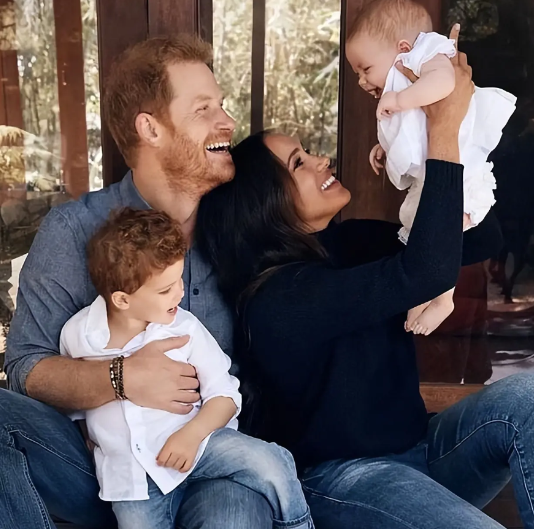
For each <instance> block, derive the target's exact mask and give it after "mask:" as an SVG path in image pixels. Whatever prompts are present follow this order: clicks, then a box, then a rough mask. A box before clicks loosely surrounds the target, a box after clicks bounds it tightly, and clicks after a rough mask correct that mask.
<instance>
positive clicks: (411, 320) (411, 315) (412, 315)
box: [404, 301, 432, 332]
mask: <svg viewBox="0 0 534 529" xmlns="http://www.w3.org/2000/svg"><path fill="white" fill-rule="evenodd" d="M430 303H432V302H431V301H429V302H427V303H423V304H422V305H418V306H417V307H414V308H413V309H410V310H409V311H408V316H407V318H406V323H405V324H404V328H405V329H406V332H412V331H413V330H414V328H415V322H416V321H417V318H419V316H421V314H422V313H423V312H424V311H425V309H426V308H427V307H428V306H429V305H430Z"/></svg>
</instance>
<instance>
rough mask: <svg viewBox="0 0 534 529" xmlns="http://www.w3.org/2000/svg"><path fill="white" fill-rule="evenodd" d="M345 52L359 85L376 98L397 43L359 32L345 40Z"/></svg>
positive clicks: (380, 93) (396, 50) (394, 56)
mask: <svg viewBox="0 0 534 529" xmlns="http://www.w3.org/2000/svg"><path fill="white" fill-rule="evenodd" d="M346 53H347V60H348V61H349V63H350V65H351V66H352V69H353V70H354V73H356V74H358V77H359V84H360V86H361V87H362V88H363V89H364V90H365V91H366V92H369V93H370V94H371V95H373V96H375V97H376V98H379V97H381V96H382V90H383V89H384V86H385V84H386V78H387V76H388V72H389V70H390V69H391V67H392V66H393V64H394V63H395V59H396V57H397V55H398V54H399V52H398V48H397V44H395V43H391V42H387V41H385V40H382V39H379V38H377V37H371V36H369V35H367V34H361V35H356V36H355V37H354V38H352V39H351V40H350V41H349V42H347V47H346Z"/></svg>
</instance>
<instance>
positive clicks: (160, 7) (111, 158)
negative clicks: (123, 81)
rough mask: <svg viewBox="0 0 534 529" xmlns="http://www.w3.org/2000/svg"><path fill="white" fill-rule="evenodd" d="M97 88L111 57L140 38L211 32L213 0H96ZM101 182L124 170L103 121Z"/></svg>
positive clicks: (103, 80)
mask: <svg viewBox="0 0 534 529" xmlns="http://www.w3.org/2000/svg"><path fill="white" fill-rule="evenodd" d="M97 9H98V33H99V54H100V57H99V62H100V89H101V93H103V92H104V90H105V84H106V78H107V76H108V74H109V72H110V69H111V67H112V64H113V61H114V60H115V58H116V57H117V55H118V54H120V53H121V52H122V51H124V50H125V49H126V48H127V47H128V46H130V45H132V44H134V43H136V42H139V41H141V40H144V39H147V38H150V37H157V36H163V35H175V34H177V33H182V32H183V33H194V34H199V35H201V36H202V37H203V38H205V39H206V40H208V41H211V36H212V13H213V5H212V0H179V1H178V2H177V1H176V0H113V1H109V0H97ZM102 150H103V173H104V184H105V185H109V184H111V183H113V182H117V181H119V180H120V179H121V178H122V177H123V176H124V174H125V172H126V171H127V166H126V164H125V162H124V160H123V158H122V156H121V155H120V153H119V151H118V149H117V147H116V145H115V142H114V141H113V138H112V137H111V134H110V132H109V129H108V128H107V126H106V123H104V122H103V123H102Z"/></svg>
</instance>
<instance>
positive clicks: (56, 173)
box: [14, 0, 101, 187]
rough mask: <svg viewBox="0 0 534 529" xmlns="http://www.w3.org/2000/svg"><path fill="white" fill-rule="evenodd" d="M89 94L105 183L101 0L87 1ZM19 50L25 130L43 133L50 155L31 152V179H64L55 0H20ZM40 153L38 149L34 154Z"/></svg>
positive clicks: (96, 177) (90, 124)
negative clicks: (97, 1)
mask: <svg viewBox="0 0 534 529" xmlns="http://www.w3.org/2000/svg"><path fill="white" fill-rule="evenodd" d="M81 5H82V19H83V44H84V68H85V95H86V112H87V129H88V150H89V163H90V169H91V176H92V179H91V186H92V187H95V186H97V187H98V185H99V184H100V182H101V180H100V175H101V167H100V165H99V160H100V157H101V152H100V117H99V115H100V92H99V84H98V83H99V80H98V46H97V43H98V41H97V33H96V6H95V0H81ZM14 47H15V49H16V50H17V55H18V68H19V75H20V80H19V82H20V91H21V98H22V111H23V121H24V131H25V132H26V133H29V135H30V136H31V137H37V138H39V140H40V143H41V146H42V148H43V149H45V150H46V151H47V153H48V155H47V156H30V153H29V152H27V151H25V153H24V154H25V155H24V158H25V160H24V161H25V170H26V178H27V180H28V181H32V180H34V179H35V178H47V179H48V180H50V181H57V182H59V181H60V179H61V131H60V126H59V104H58V92H57V86H58V79H57V63H56V41H55V31H54V10H53V0H15V46H14ZM33 154H35V153H33Z"/></svg>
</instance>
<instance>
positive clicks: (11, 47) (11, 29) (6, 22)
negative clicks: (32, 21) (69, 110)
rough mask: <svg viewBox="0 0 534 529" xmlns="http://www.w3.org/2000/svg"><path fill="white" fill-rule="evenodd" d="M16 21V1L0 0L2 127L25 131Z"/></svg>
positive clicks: (0, 123)
mask: <svg viewBox="0 0 534 529" xmlns="http://www.w3.org/2000/svg"><path fill="white" fill-rule="evenodd" d="M15 21H16V18H15V4H14V1H13V0H0V31H1V32H2V36H3V37H2V41H1V42H0V125H10V126H12V127H18V128H19V129H23V128H24V121H23V117H22V100H21V96H20V84H19V69H18V64H17V50H16V48H15V46H16V26H15Z"/></svg>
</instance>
